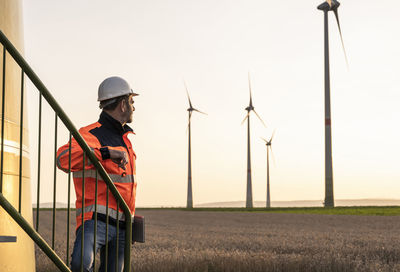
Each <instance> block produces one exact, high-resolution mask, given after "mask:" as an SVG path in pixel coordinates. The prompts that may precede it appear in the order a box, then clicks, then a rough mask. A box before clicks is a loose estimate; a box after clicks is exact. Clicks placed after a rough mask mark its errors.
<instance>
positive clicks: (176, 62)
mask: <svg viewBox="0 0 400 272" xmlns="http://www.w3.org/2000/svg"><path fill="white" fill-rule="evenodd" d="M320 3H321V1H293V0H292V1H263V0H247V1H244V0H243V1H242V0H212V1H211V0H202V1H195V0H148V1H122V0H114V1H105V0H96V1H94V0H87V1H77V0H70V1H54V0H35V1H32V0H24V1H23V4H24V33H25V56H26V59H27V60H28V62H29V63H30V64H31V66H32V67H33V69H34V70H35V71H36V73H37V74H38V75H39V77H40V78H41V79H42V81H43V82H44V83H45V85H46V86H47V87H48V89H49V90H50V91H51V92H52V94H53V96H54V97H55V98H56V99H57V100H58V102H59V103H60V104H61V106H62V107H63V109H64V110H65V111H66V113H67V114H68V115H69V116H70V118H71V120H72V121H73V122H74V124H75V126H76V127H78V128H79V127H82V126H85V125H88V124H91V123H93V122H96V121H97V120H98V115H99V113H100V110H99V108H98V102H97V101H96V100H97V88H98V85H99V84H100V82H101V81H102V80H103V79H104V78H106V77H108V76H112V75H119V76H122V77H124V78H125V79H127V80H128V81H129V82H130V84H131V86H132V88H133V89H134V90H136V91H137V92H139V93H140V96H139V97H137V99H136V102H135V107H136V112H135V113H134V121H133V123H132V124H131V126H132V127H133V129H134V130H135V132H136V136H135V137H134V138H133V140H132V142H133V144H134V147H135V151H136V153H137V156H138V159H137V179H138V192H137V205H138V206H142V207H143V206H185V205H186V190H187V133H186V127H187V117H188V116H187V111H186V109H187V108H188V103H187V98H186V93H185V89H184V85H183V78H184V79H185V80H186V82H187V85H188V88H189V91H190V95H191V99H192V103H193V105H194V106H195V107H196V108H198V109H200V110H202V111H205V112H207V113H208V115H207V116H205V115H200V114H196V113H194V116H193V118H192V168H193V172H192V174H193V201H194V205H195V206H196V204H201V203H207V202H219V201H238V200H242V201H244V200H245V197H246V148H247V147H246V141H247V139H246V137H247V136H246V125H245V124H244V125H241V121H242V120H243V118H244V117H245V114H246V111H245V110H244V109H245V107H246V106H247V105H248V102H249V91H248V83H247V73H248V72H250V74H251V79H252V89H253V102H254V106H255V109H256V111H257V112H258V113H259V114H260V116H261V117H262V118H263V119H264V121H265V123H266V124H267V128H264V127H263V126H262V124H261V123H260V122H259V121H258V120H257V119H256V118H255V116H254V115H252V116H251V129H252V131H251V132H252V138H251V141H252V142H251V151H252V174H253V199H254V200H255V201H265V198H266V147H265V144H264V143H263V141H262V140H261V139H260V137H264V138H267V137H270V135H271V133H272V131H273V130H274V129H276V135H275V139H274V142H273V151H274V155H275V159H276V165H275V166H274V165H273V164H271V199H272V201H278V200H322V199H323V198H324V96H323V94H324V81H323V79H324V78H323V75H324V74H323V73H324V70H323V65H324V63H323V13H322V12H321V11H319V10H317V9H316V7H317V6H318V5H319V4H320ZM341 4H342V5H341V7H340V8H339V16H340V20H341V26H342V33H343V37H344V42H345V46H346V50H347V55H348V59H349V66H350V68H349V69H347V67H346V63H345V59H344V55H343V52H342V48H341V43H340V38H339V33H338V30H337V26H336V22H335V21H334V16H333V13H330V19H329V27H330V52H331V59H330V60H331V110H332V142H333V147H332V149H333V170H334V192H335V198H336V199H349V198H351V199H357V198H399V195H400V182H399V181H400V169H399V167H398V165H399V163H400V161H399V153H400V143H399V139H400V129H399V128H398V125H397V124H398V120H400V110H399V108H398V104H399V102H400V92H399V90H400V77H399V76H398V75H399V73H400V66H399V63H400V54H399V51H398V48H400V38H399V35H398V32H399V28H400V19H399V17H398V10H399V9H400V3H399V2H398V1H395V0H384V1H361V0H352V1H345V0H343V1H342V2H341ZM28 88H29V90H30V96H28V98H29V99H28V100H29V104H28V110H29V113H30V116H29V125H30V132H31V133H30V135H31V139H30V145H31V162H32V171H31V172H32V187H33V193H32V195H33V196H34V197H33V200H32V201H33V202H36V189H35V187H36V175H37V174H36V173H37V169H36V156H37V151H36V149H37V136H36V133H37V128H36V127H37V120H36V119H37V94H36V93H37V91H36V90H35V89H34V88H33V87H32V85H31V84H30V83H28ZM44 113H45V116H44V119H43V122H44V124H45V128H44V130H43V134H44V135H43V137H44V138H43V145H44V147H43V151H42V152H43V154H44V155H43V161H44V162H46V163H44V164H43V166H42V174H43V175H42V184H43V186H44V187H43V188H44V189H42V190H43V192H42V194H41V201H42V202H48V201H51V200H52V193H51V192H52V176H53V166H52V164H53V152H54V151H53V150H54V136H53V134H52V131H53V123H54V116H53V114H52V113H51V111H49V110H46V109H45V110H44ZM61 127H62V126H61V125H60V126H59V131H60V133H59V139H58V146H60V145H61V144H64V143H66V142H67V134H66V132H65V129H64V128H61ZM58 172H59V173H58V183H57V188H58V193H57V201H59V202H66V188H67V187H66V175H65V174H64V173H62V172H61V171H58ZM46 191H47V192H46ZM74 199H75V198H73V200H74Z"/></svg>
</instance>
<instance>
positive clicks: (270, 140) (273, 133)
mask: <svg viewBox="0 0 400 272" xmlns="http://www.w3.org/2000/svg"><path fill="white" fill-rule="evenodd" d="M275 131H276V129H274V131H273V132H272V136H271V138H270V139H269V142H272V139H273V138H274V135H275Z"/></svg>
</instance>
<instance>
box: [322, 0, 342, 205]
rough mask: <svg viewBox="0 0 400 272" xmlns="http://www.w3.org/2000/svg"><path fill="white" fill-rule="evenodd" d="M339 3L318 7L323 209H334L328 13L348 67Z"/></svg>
mask: <svg viewBox="0 0 400 272" xmlns="http://www.w3.org/2000/svg"><path fill="white" fill-rule="evenodd" d="M339 6H340V3H339V2H338V1H336V0H327V1H326V2H324V3H322V4H321V5H319V6H318V9H319V10H322V11H323V12H324V43H325V46H324V47H325V49H324V54H325V201H324V206H325V207H334V205H335V204H334V197H333V170H332V131H331V101H330V76H329V34H328V11H333V13H334V14H335V17H336V22H337V25H338V28H339V34H340V39H341V41H342V47H343V52H344V56H345V59H346V63H347V65H348V61H347V56H346V50H345V48H344V43H343V37H342V31H341V28H340V23H339V14H338V7H339Z"/></svg>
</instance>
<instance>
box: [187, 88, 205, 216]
mask: <svg viewBox="0 0 400 272" xmlns="http://www.w3.org/2000/svg"><path fill="white" fill-rule="evenodd" d="M183 83H184V84H185V89H186V94H187V97H188V101H189V108H188V109H187V111H188V112H189V122H188V130H189V137H188V138H189V139H188V140H189V143H188V187H187V202H186V208H193V193H192V148H191V131H190V124H191V118H192V112H193V111H197V112H199V113H202V114H206V113H204V112H201V111H199V110H198V109H195V108H193V106H192V101H190V96H189V91H188V88H187V86H186V82H185V81H183Z"/></svg>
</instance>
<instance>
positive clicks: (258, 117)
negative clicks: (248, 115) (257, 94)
mask: <svg viewBox="0 0 400 272" xmlns="http://www.w3.org/2000/svg"><path fill="white" fill-rule="evenodd" d="M253 111H254V113H255V114H256V115H257V117H258V119H260V121H261V123H263V125H264V127H267V125H266V124H265V123H264V121H263V120H262V119H261V117H260V115H258V113H257V112H256V111H255V110H253Z"/></svg>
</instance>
